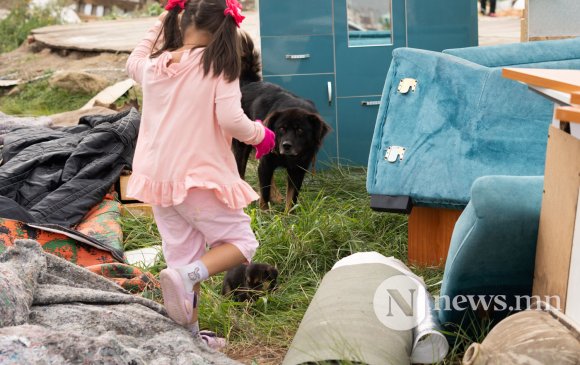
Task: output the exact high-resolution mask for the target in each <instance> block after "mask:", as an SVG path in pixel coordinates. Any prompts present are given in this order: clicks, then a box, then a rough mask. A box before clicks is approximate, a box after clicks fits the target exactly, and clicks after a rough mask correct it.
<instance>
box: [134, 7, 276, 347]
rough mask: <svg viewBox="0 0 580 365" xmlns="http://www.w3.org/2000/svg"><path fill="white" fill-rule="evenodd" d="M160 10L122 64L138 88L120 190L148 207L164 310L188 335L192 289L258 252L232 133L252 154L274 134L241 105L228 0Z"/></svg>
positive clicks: (265, 148) (193, 322)
mask: <svg viewBox="0 0 580 365" xmlns="http://www.w3.org/2000/svg"><path fill="white" fill-rule="evenodd" d="M166 10H167V12H166V13H164V14H162V15H161V16H160V20H158V21H157V23H156V24H155V25H154V26H153V28H151V29H150V30H149V31H148V33H147V35H146V36H145V38H144V39H143V40H142V41H141V42H140V43H139V44H138V45H137V47H136V48H135V50H134V51H133V52H132V53H131V55H130V57H129V60H128V61H127V72H128V74H129V75H130V76H131V77H132V78H133V79H134V80H136V81H137V82H138V83H140V84H141V85H142V87H143V111H142V118H141V127H140V131H139V138H138V139H137V147H136V151H135V157H134V160H133V174H132V176H131V178H130V180H129V185H128V187H127V193H128V195H129V196H132V197H134V198H137V199H139V200H141V201H143V202H146V203H149V204H151V205H152V206H153V214H154V216H155V220H156V222H157V227H158V228H159V232H160V233H161V237H162V241H163V254H164V256H165V260H166V261H167V267H168V268H167V269H166V270H163V271H162V272H161V273H160V281H161V288H162V291H163V300H164V302H165V307H166V309H167V313H168V314H169V316H170V317H171V318H172V319H173V320H174V321H176V322H177V323H179V324H180V325H183V326H185V327H187V328H189V329H190V330H191V331H192V333H193V334H194V335H197V334H198V333H199V326H198V322H197V303H198V295H199V283H200V282H201V281H203V280H205V279H207V278H208V277H209V276H211V275H214V274H217V273H220V272H222V271H225V270H228V269H230V268H232V267H234V266H237V265H239V264H241V263H244V262H249V261H250V260H251V259H252V256H253V255H254V253H255V251H256V248H257V247H258V242H257V241H256V238H255V236H254V233H253V232H252V230H251V228H250V218H249V217H248V216H247V215H246V214H245V213H244V212H243V210H242V208H244V207H246V206H247V205H248V204H249V203H250V202H251V201H253V200H256V199H257V198H258V195H257V194H256V192H254V191H253V190H252V188H251V187H250V186H249V185H248V184H247V183H246V182H244V181H243V180H242V179H240V177H239V175H238V172H237V168H236V163H235V160H234V156H233V154H232V152H231V142H232V137H233V138H236V139H238V140H240V141H242V142H245V143H247V144H251V145H254V146H255V147H256V150H257V153H256V157H257V158H260V157H261V156H263V155H264V154H267V153H269V152H270V151H271V150H272V148H273V147H274V133H273V132H272V131H270V130H269V129H267V128H266V127H264V126H263V125H262V123H261V122H260V121H256V122H253V121H251V120H249V119H248V117H247V116H246V115H245V114H244V112H243V110H242V108H241V92H240V87H239V80H238V77H239V74H240V69H241V61H240V60H241V55H240V39H239V35H238V32H237V27H239V25H240V23H241V21H242V20H243V19H244V17H243V16H242V15H241V14H240V5H239V4H238V3H237V1H236V0H189V1H187V0H169V2H168V4H167V6H166ZM160 39H161V40H162V41H161V42H159V41H160ZM158 42H159V43H161V47H160V48H159V49H158V50H157V49H156V47H157V43H158ZM206 244H207V245H208V246H209V247H210V248H211V250H209V252H208V253H205V252H206ZM206 340H207V339H206Z"/></svg>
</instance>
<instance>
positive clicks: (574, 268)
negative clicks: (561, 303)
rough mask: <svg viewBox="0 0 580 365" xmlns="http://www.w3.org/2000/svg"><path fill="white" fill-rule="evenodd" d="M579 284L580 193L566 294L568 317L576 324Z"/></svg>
mask: <svg viewBox="0 0 580 365" xmlns="http://www.w3.org/2000/svg"><path fill="white" fill-rule="evenodd" d="M570 283H572V285H570ZM578 283H580V193H579V194H578V203H577V204H576V224H575V226H574V238H573V240H572V256H571V258H570V275H569V276H568V292H567V293H566V315H568V316H569V317H570V318H572V319H573V320H574V321H576V323H580V285H578Z"/></svg>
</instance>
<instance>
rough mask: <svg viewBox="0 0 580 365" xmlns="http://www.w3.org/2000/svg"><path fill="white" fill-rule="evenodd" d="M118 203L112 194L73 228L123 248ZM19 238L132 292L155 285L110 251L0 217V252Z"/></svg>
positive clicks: (154, 281)
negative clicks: (30, 241) (31, 241)
mask: <svg viewBox="0 0 580 365" xmlns="http://www.w3.org/2000/svg"><path fill="white" fill-rule="evenodd" d="M120 212H121V204H120V203H119V202H118V201H117V200H116V195H115V194H108V195H107V196H106V197H105V199H104V200H103V201H102V202H101V203H99V204H97V205H96V206H95V207H93V209H91V210H90V211H89V212H88V213H87V215H86V216H85V218H84V219H83V221H82V222H81V223H79V224H78V225H77V227H75V228H76V230H77V231H79V232H81V233H84V234H85V235H87V236H90V237H92V238H94V239H96V240H98V241H99V242H102V243H103V244H105V245H106V246H109V247H111V248H113V249H117V250H122V249H123V232H122V230H121V225H120V224H119V217H120ZM19 239H32V240H35V241H37V242H38V243H40V245H41V246H42V247H43V249H44V251H46V252H49V253H51V254H53V255H56V256H59V257H61V258H63V259H65V260H67V261H70V262H72V263H75V264H77V265H79V266H82V267H86V268H87V269H88V270H90V271H92V272H93V273H95V274H98V275H102V276H104V277H106V278H108V279H111V280H112V281H114V282H116V283H117V284H119V285H120V286H122V287H123V288H125V289H126V290H128V291H130V292H132V293H138V292H139V293H140V292H144V291H149V290H157V289H159V282H158V281H157V280H156V279H155V278H154V277H153V275H151V274H150V273H148V272H143V271H141V270H140V269H138V268H136V267H133V266H130V265H128V264H126V263H125V262H120V261H119V260H117V259H116V258H115V257H114V256H113V255H112V253H111V252H110V251H107V250H104V249H100V248H97V247H93V246H91V245H89V244H87V243H83V242H80V241H77V240H75V239H72V238H70V237H68V236H66V235H65V234H63V233H55V232H50V231H47V230H45V229H42V228H35V227H31V226H29V225H28V224H26V223H23V222H20V221H16V220H12V219H5V218H0V253H2V252H4V251H5V250H6V248H7V247H9V246H12V245H14V241H16V240H19Z"/></svg>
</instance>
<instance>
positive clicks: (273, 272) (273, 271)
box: [267, 266, 278, 279]
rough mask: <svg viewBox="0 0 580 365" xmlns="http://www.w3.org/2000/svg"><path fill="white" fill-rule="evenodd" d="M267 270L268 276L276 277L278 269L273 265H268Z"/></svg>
mask: <svg viewBox="0 0 580 365" xmlns="http://www.w3.org/2000/svg"><path fill="white" fill-rule="evenodd" d="M267 271H268V275H269V276H270V278H272V279H276V278H278V269H276V268H275V267H274V266H269V267H268V269H267Z"/></svg>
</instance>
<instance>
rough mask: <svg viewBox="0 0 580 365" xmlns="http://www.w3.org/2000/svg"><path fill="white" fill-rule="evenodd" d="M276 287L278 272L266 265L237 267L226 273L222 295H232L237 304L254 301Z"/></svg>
mask: <svg viewBox="0 0 580 365" xmlns="http://www.w3.org/2000/svg"><path fill="white" fill-rule="evenodd" d="M277 285H278V270H277V269H276V268H275V267H274V266H271V265H268V264H249V265H245V264H242V265H239V266H236V267H235V268H233V269H231V270H230V271H228V272H227V273H226V276H225V277H224V283H223V286H222V295H232V297H233V298H234V299H235V300H236V301H239V302H242V301H245V300H255V299H256V298H257V297H258V296H259V295H260V293H265V292H271V291H273V290H274V289H276V286H277Z"/></svg>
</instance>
